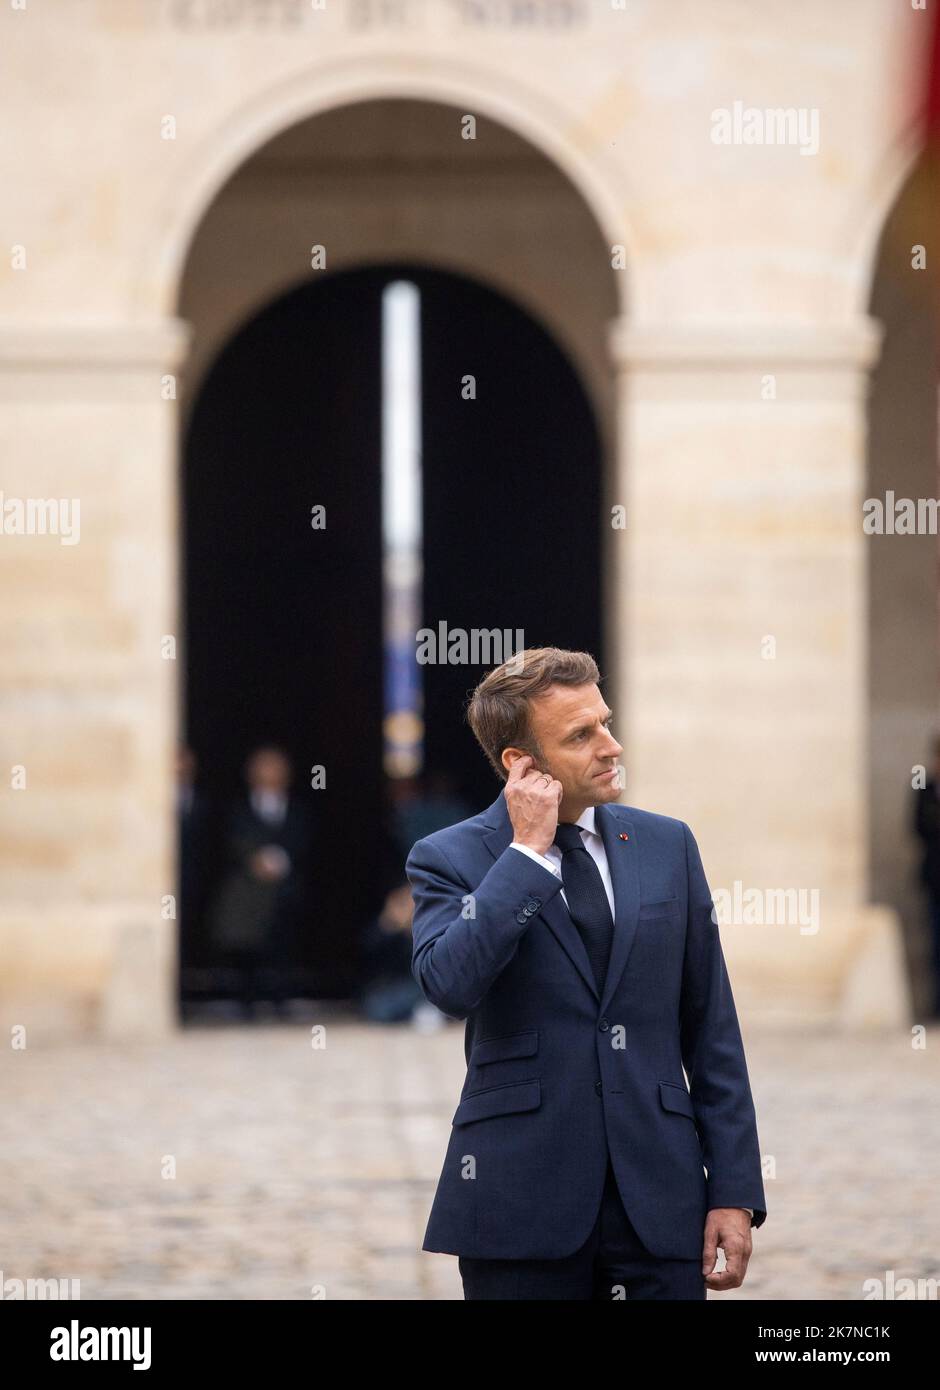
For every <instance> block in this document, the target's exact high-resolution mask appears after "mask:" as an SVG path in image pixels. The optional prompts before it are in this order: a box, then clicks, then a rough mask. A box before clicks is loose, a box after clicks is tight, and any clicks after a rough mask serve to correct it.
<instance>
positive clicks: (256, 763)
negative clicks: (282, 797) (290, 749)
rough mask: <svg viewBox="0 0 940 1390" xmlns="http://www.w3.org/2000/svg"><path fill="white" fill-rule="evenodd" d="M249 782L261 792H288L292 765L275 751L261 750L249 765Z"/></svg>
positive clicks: (271, 749) (270, 749)
mask: <svg viewBox="0 0 940 1390" xmlns="http://www.w3.org/2000/svg"><path fill="white" fill-rule="evenodd" d="M248 782H249V784H250V785H251V786H252V787H255V788H257V789H258V790H260V791H276V792H282V791H286V789H287V787H288V785H289V783H290V765H289V764H288V762H287V760H286V759H285V758H284V757H283V756H282V755H281V754H280V753H278V752H277V751H276V750H275V749H273V748H263V749H260V750H259V751H258V752H257V753H255V754H254V756H253V757H252V758H251V760H250V761H249V763H248Z"/></svg>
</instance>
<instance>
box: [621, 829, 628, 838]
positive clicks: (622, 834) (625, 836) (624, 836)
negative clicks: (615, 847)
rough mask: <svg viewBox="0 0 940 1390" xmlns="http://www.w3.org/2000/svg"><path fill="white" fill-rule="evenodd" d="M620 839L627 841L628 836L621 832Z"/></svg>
mask: <svg viewBox="0 0 940 1390" xmlns="http://www.w3.org/2000/svg"><path fill="white" fill-rule="evenodd" d="M620 838H621V840H629V838H630V836H629V835H628V834H627V833H626V832H625V831H623V830H621V832H620Z"/></svg>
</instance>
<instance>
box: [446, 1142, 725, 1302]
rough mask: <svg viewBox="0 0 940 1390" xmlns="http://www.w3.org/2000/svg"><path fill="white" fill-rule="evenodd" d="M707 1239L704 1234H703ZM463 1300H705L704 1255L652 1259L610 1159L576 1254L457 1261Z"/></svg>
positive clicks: (463, 1259) (653, 1256)
mask: <svg viewBox="0 0 940 1390" xmlns="http://www.w3.org/2000/svg"><path fill="white" fill-rule="evenodd" d="M703 1235H704V1232H703ZM457 1264H458V1268H459V1270H460V1277H461V1279H462V1280H463V1289H464V1299H480V1298H483V1299H557V1300H565V1301H567V1300H568V1299H580V1300H589V1301H592V1302H601V1303H608V1302H611V1303H615V1302H619V1301H620V1300H623V1299H631V1300H633V1299H646V1300H650V1299H704V1297H705V1289H706V1285H705V1276H704V1275H703V1274H702V1260H701V1256H700V1257H699V1258H698V1259H696V1260H668V1259H660V1258H659V1257H658V1256H656V1255H651V1254H650V1252H649V1251H648V1250H647V1249H646V1247H645V1245H644V1244H643V1242H642V1241H641V1240H640V1238H639V1236H638V1235H637V1233H636V1231H635V1230H634V1228H633V1224H632V1223H631V1221H630V1219H629V1217H628V1216H627V1213H626V1212H625V1211H624V1207H623V1202H622V1201H621V1199H620V1191H619V1189H618V1187H617V1179H616V1177H615V1175H614V1170H613V1166H612V1165H611V1162H610V1158H609V1156H608V1159H607V1177H606V1179H605V1182H604V1191H603V1194H602V1197H601V1204H600V1209H599V1211H598V1213H597V1219H596V1221H595V1222H594V1226H593V1229H592V1231H591V1234H590V1235H589V1236H588V1238H587V1240H586V1241H585V1242H584V1244H583V1245H582V1246H581V1248H580V1250H576V1251H575V1252H574V1254H573V1255H566V1256H564V1257H563V1258H562V1259H557V1260H479V1259H467V1258H465V1257H464V1256H463V1255H461V1256H459V1257H458V1261H457Z"/></svg>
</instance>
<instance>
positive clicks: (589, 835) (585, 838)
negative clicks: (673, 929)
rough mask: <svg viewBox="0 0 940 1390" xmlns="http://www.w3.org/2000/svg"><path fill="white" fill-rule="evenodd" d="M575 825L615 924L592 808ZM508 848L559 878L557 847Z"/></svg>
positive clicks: (611, 892)
mask: <svg viewBox="0 0 940 1390" xmlns="http://www.w3.org/2000/svg"><path fill="white" fill-rule="evenodd" d="M575 825H576V826H577V827H578V829H579V830H580V831H581V843H582V845H583V846H584V848H585V849H586V850H587V852H588V854H589V855H590V856H591V858H592V859H593V860H594V863H595V864H596V865H597V867H598V869H599V870H600V875H601V882H602V883H603V885H604V892H605V893H606V894H607V901H608V902H609V903H610V915H611V919H612V920H613V921H614V922H616V920H617V910H616V907H615V906H614V885H613V882H612V881H611V877H610V865H609V864H608V863H607V851H606V849H605V848H604V837H603V835H602V834H601V833H600V831H599V830H598V829H597V827H596V826H595V824H594V807H593V806H589V807H588V808H587V810H586V811H583V812H582V813H581V815H580V816H579V817H578V819H577V820H576V821H575ZM510 848H511V849H518V850H521V851H522V853H523V854H527V855H528V856H529V858H530V859H534V860H535V862H536V863H537V864H541V865H542V866H543V868H546V869H548V870H549V871H550V872H551V873H553V874H554V875H555V877H556V878H561V849H560V848H559V846H558V845H549V847H548V849H547V850H546V851H545V853H544V854H539V853H538V851H537V850H534V849H530V848H529V846H528V845H520V844H519V843H518V842H517V841H516V840H513V842H512V844H511V846H510ZM561 896H562V898H564V902H565V907H567V906H568V899H567V898H565V890H564V888H562V889H561ZM739 1210H740V1211H746V1212H747V1213H748V1215H749V1216H751V1217H753V1215H754V1212H753V1210H752V1208H751V1207H740V1208H739Z"/></svg>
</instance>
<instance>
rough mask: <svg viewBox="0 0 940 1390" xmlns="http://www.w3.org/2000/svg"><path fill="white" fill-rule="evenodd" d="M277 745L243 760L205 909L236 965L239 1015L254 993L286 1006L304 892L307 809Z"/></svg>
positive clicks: (249, 1008) (217, 941)
mask: <svg viewBox="0 0 940 1390" xmlns="http://www.w3.org/2000/svg"><path fill="white" fill-rule="evenodd" d="M291 776H292V774H291V765H290V760H289V759H288V757H287V755H286V753H285V752H284V751H283V749H281V748H278V747H274V746H272V745H265V746H263V747H260V748H256V749H255V750H254V752H253V753H251V755H250V756H249V758H248V759H247V761H246V763H245V781H246V783H247V790H246V793H245V795H244V797H243V798H242V799H240V800H239V801H238V802H237V803H236V805H234V806H233V807H232V809H231V811H230V814H229V818H228V823H227V826H226V831H225V851H226V858H227V864H228V871H227V873H226V875H225V877H224V878H223V881H222V884H221V886H220V888H219V890H218V893H217V895H216V898H215V902H214V904H213V907H212V911H211V913H210V922H209V929H210V934H211V937H212V941H213V944H214V945H215V946H216V947H218V948H219V949H220V950H221V951H223V952H224V953H225V954H226V956H227V958H228V960H229V961H230V963H231V964H233V965H234V966H235V967H236V968H237V969H238V970H239V972H240V999H241V1004H242V1009H243V1012H244V1014H245V1016H246V1017H250V1016H251V1015H252V1013H253V1011H254V1005H255V1003H256V1002H257V1001H258V1000H259V999H261V998H267V999H270V1000H271V1001H272V1002H273V1003H274V1005H275V1007H276V1009H277V1012H278V1013H279V1014H281V1015H284V1014H285V1013H286V1011H287V988H288V979H287V968H288V966H289V964H290V962H291V960H292V959H293V956H294V951H295V947H296V931H297V927H298V924H299V920H300V917H301V913H302V911H303V908H304V904H305V898H306V882H305V875H306V871H307V864H308V857H309V852H310V842H311V824H310V817H309V814H308V812H307V810H306V808H305V807H304V806H303V805H302V804H301V802H300V801H299V800H297V798H296V797H294V796H293V795H292V794H291V792H290V784H291Z"/></svg>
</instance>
